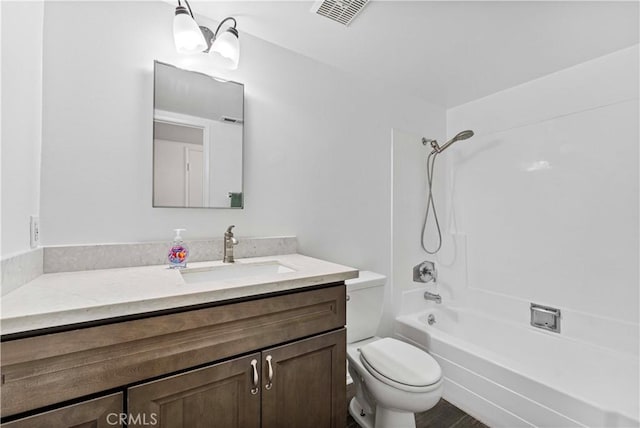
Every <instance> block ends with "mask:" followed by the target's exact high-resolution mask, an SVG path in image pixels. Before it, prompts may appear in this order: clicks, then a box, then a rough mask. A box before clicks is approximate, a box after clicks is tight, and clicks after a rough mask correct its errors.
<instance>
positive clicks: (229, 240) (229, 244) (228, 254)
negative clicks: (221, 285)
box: [222, 225, 238, 263]
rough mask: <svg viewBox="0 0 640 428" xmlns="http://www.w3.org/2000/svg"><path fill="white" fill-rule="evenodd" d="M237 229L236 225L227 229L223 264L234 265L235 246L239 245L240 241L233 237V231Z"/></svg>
mask: <svg viewBox="0 0 640 428" xmlns="http://www.w3.org/2000/svg"><path fill="white" fill-rule="evenodd" d="M234 227H236V226H235V225H231V226H229V227H228V228H227V231H226V232H225V233H224V253H223V257H222V261H223V263H234V262H235V260H234V259H233V246H234V245H238V240H237V239H236V238H234V237H233V232H232V231H231V229H233V228H234Z"/></svg>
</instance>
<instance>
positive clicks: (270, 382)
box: [264, 355, 273, 390]
mask: <svg viewBox="0 0 640 428" xmlns="http://www.w3.org/2000/svg"><path fill="white" fill-rule="evenodd" d="M271 359H272V357H271V355H267V365H268V366H269V382H267V384H266V385H265V386H264V387H265V389H267V390H269V389H271V387H272V386H273V366H272V365H271Z"/></svg>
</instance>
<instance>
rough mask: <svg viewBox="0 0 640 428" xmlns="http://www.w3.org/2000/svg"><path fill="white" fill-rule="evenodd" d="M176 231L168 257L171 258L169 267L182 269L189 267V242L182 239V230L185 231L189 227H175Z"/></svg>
mask: <svg viewBox="0 0 640 428" xmlns="http://www.w3.org/2000/svg"><path fill="white" fill-rule="evenodd" d="M173 230H174V231H175V232H176V236H175V237H174V238H173V242H172V243H171V248H170V249H169V254H168V255H167V258H168V259H169V268H171V269H182V268H186V267H187V258H188V257H189V248H187V244H185V243H184V241H183V240H182V236H180V232H184V231H186V230H187V229H173Z"/></svg>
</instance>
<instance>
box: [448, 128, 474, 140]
mask: <svg viewBox="0 0 640 428" xmlns="http://www.w3.org/2000/svg"><path fill="white" fill-rule="evenodd" d="M471 137H473V131H472V130H470V129H467V130H466V131H462V132H458V133H457V134H456V136H455V137H453V138H452V139H451V142H452V143H453V142H454V141H458V140H466V139H467V138H471Z"/></svg>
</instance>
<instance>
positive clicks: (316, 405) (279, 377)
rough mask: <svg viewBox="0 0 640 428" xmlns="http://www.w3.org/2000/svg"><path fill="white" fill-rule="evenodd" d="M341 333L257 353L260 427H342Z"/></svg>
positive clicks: (343, 349)
mask: <svg viewBox="0 0 640 428" xmlns="http://www.w3.org/2000/svg"><path fill="white" fill-rule="evenodd" d="M345 332H346V330H345V329H342V330H338V331H335V332H332V333H326V334H322V335H319V336H314V337H312V338H309V339H305V340H300V341H298V342H294V343H291V344H289V345H283V346H279V347H276V348H271V349H268V350H265V351H263V352H262V378H261V381H262V427H263V428H289V427H291V428H300V427H314V428H338V427H344V425H345V421H346V412H347V409H346V373H345V371H346V354H345V353H346V333H345ZM270 372H271V377H270ZM269 379H271V381H269Z"/></svg>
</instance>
